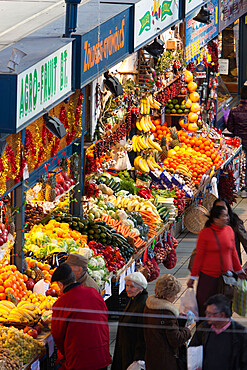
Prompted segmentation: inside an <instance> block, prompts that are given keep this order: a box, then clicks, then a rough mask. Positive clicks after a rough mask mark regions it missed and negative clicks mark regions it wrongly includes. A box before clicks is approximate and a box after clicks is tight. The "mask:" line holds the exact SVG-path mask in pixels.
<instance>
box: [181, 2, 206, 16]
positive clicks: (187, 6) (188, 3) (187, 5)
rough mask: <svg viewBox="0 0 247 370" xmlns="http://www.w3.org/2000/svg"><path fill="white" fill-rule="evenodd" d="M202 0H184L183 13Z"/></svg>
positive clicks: (193, 7)
mask: <svg viewBox="0 0 247 370" xmlns="http://www.w3.org/2000/svg"><path fill="white" fill-rule="evenodd" d="M203 2H204V0H185V14H188V13H189V12H191V10H193V9H195V8H196V7H197V6H198V5H200V4H202V3H203ZM198 13H199V10H198Z"/></svg>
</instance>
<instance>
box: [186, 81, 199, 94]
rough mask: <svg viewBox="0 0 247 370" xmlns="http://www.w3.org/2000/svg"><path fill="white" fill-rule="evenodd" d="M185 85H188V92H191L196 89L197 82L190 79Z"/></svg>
mask: <svg viewBox="0 0 247 370" xmlns="http://www.w3.org/2000/svg"><path fill="white" fill-rule="evenodd" d="M187 87H188V90H189V92H193V91H195V90H196V89H197V84H196V83H195V82H193V81H191V82H189V83H188V86H187Z"/></svg>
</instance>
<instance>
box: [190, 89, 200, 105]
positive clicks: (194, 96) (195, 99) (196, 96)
mask: <svg viewBox="0 0 247 370" xmlns="http://www.w3.org/2000/svg"><path fill="white" fill-rule="evenodd" d="M199 99H200V95H199V94H198V92H196V91H193V92H192V93H190V100H191V101H192V103H197V102H198V100H199Z"/></svg>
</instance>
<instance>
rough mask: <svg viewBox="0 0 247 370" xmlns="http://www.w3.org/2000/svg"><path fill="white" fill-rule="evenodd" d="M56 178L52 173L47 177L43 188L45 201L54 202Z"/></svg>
mask: <svg viewBox="0 0 247 370" xmlns="http://www.w3.org/2000/svg"><path fill="white" fill-rule="evenodd" d="M56 183H57V180H56V177H55V176H54V175H53V176H51V177H49V179H48V180H47V183H46V188H45V200H46V201H47V202H54V200H55V199H56V190H55V186H56Z"/></svg>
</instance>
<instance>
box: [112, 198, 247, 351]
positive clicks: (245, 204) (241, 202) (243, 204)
mask: <svg viewBox="0 0 247 370" xmlns="http://www.w3.org/2000/svg"><path fill="white" fill-rule="evenodd" d="M233 208H234V211H235V212H236V213H237V214H238V215H239V217H240V218H241V219H242V220H243V221H244V222H245V227H246V228H247V199H242V198H238V201H237V203H236V204H235V205H234V206H233ZM177 239H178V242H179V244H178V247H177V249H176V252H177V264H176V266H175V268H174V269H172V270H167V269H166V268H165V267H164V266H163V265H162V264H161V265H159V267H160V275H162V274H167V273H171V274H173V275H175V276H176V277H177V278H178V279H179V280H180V282H181V284H182V290H181V294H180V296H179V298H180V297H181V296H182V295H183V294H184V293H185V291H186V289H187V285H186V282H187V280H188V277H189V270H188V262H189V258H190V255H191V252H192V251H193V249H194V248H195V245H196V239H197V235H194V234H191V233H190V232H188V231H184V232H182V233H181V234H180V235H179V236H178V237H177ZM242 260H243V264H244V263H245V262H246V261H247V255H246V253H245V251H244V250H242ZM154 287H155V281H153V282H151V283H149V284H148V293H149V295H151V294H154ZM179 298H178V300H177V302H176V305H177V306H178V307H179V305H180V300H179ZM233 317H234V319H236V320H238V321H241V323H242V324H246V326H247V318H246V323H245V322H244V319H243V318H240V317H239V316H238V315H236V314H234V315H233ZM109 327H110V353H111V355H113V352H114V346H115V338H116V331H117V322H110V323H109Z"/></svg>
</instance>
